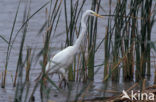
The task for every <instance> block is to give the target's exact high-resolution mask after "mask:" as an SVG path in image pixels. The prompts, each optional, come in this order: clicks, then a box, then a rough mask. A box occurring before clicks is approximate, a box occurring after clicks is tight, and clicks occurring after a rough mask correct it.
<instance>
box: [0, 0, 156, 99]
mask: <svg viewBox="0 0 156 102" xmlns="http://www.w3.org/2000/svg"><path fill="white" fill-rule="evenodd" d="M47 1H48V0H32V3H31V14H32V13H34V12H35V11H36V10H38V9H39V8H40V7H41V6H42V5H43V4H44V3H46V2H47ZM17 2H18V0H1V1H0V14H1V16H0V35H2V36H3V37H5V38H6V39H9V37H10V32H11V28H12V24H13V20H14V16H15V12H16V9H17V5H18V3H17ZM67 3H68V2H67ZM108 3H109V2H108V1H105V2H102V3H101V5H102V6H103V7H104V9H105V12H104V11H102V10H101V11H100V14H105V13H108ZM24 5H25V2H22V4H21V6H20V10H19V14H18V18H17V22H16V25H15V31H14V35H13V38H14V36H15V33H16V32H17V30H18V29H19V28H20V27H21V25H22V18H23V11H24V7H25V6H24ZM90 5H91V0H87V2H86V4H85V6H84V8H83V11H85V10H86V9H89V8H90ZM112 5H114V6H115V2H113V4H112ZM47 7H48V6H47ZM62 7H63V6H62ZM67 9H70V8H69V7H67ZM112 11H113V10H112ZM44 22H45V9H42V10H41V11H40V12H39V13H37V14H36V15H35V16H34V17H33V18H32V19H31V20H30V22H29V27H28V32H27V37H26V41H25V46H24V52H23V54H24V55H26V49H27V48H28V47H31V48H32V52H33V51H35V52H39V51H40V49H41V48H42V47H43V42H44V41H43V34H41V35H37V34H38V31H39V29H40V28H41V27H42V25H43V24H44ZM106 25H107V18H106V19H99V22H98V33H97V44H99V42H100V41H101V40H102V39H103V38H104V36H105V27H106ZM58 27H59V28H58V29H57V30H56V34H55V36H54V38H52V41H51V45H50V46H51V47H52V48H53V47H55V49H56V50H55V51H54V50H53V51H52V52H51V53H50V55H51V56H53V55H54V54H55V53H57V52H58V51H59V50H60V49H61V46H62V45H64V41H65V21H64V12H63V11H62V16H61V18H60V22H59V24H58ZM155 27H156V25H154V27H153V28H155ZM60 29H61V30H60ZM60 33H62V34H61V35H60V36H58V37H56V36H57V34H60ZM155 33H156V29H153V30H152V40H153V41H155V39H156V36H155V35H154V34H155ZM21 34H22V33H19V35H18V37H17V39H16V41H15V44H14V47H13V49H12V53H11V56H10V60H9V65H8V75H7V80H6V88H5V89H2V88H0V102H2V101H3V102H12V101H13V98H14V93H15V88H13V87H12V85H13V81H12V76H13V77H14V75H15V69H16V65H17V59H18V53H19V46H20V42H21ZM60 39H61V40H60ZM103 49H104V46H103V45H101V46H100V48H99V49H98V51H97V53H96V56H95V58H96V59H95V64H96V65H98V64H101V63H102V62H103V59H104V50H103ZM6 51H7V44H6V43H5V42H4V41H3V40H1V39H0V56H1V57H0V83H1V81H2V80H1V78H2V71H3V70H4V65H5V58H6ZM40 60H41V59H40ZM152 65H154V64H153V63H152ZM96 69H97V68H95V70H96ZM24 71H25V69H24ZM40 71H41V66H40V64H38V63H37V64H34V63H33V64H32V69H31V73H30V82H31V87H30V90H31V91H32V88H33V86H34V84H35V83H34V79H35V78H36V77H37V76H38V74H39V73H40ZM54 80H55V82H56V83H58V82H57V80H58V78H54ZM102 80H103V66H102V67H101V68H100V70H99V71H98V72H97V74H96V75H95V81H94V83H92V84H91V85H90V86H91V87H92V88H91V89H92V90H90V91H89V92H88V94H87V96H86V98H94V97H100V96H102V95H103V93H102V92H100V90H101V89H102V87H103V86H106V85H105V84H104V85H103V84H102ZM153 80H154V68H152V77H151V79H150V80H149V81H148V83H147V84H148V85H152V83H153ZM79 84H80V85H79ZM79 84H78V83H73V91H72V96H73V97H74V96H75V94H76V93H77V92H76V90H74V88H75V87H77V86H78V85H79V87H78V88H79V89H78V90H79V91H80V90H81V88H82V86H84V84H83V83H79ZM132 85H133V83H124V84H123V83H122V74H121V80H120V82H119V83H112V82H108V85H107V86H108V87H107V89H108V90H115V91H117V92H121V91H122V89H127V88H129V87H130V86H132ZM67 92H68V91H67V90H64V93H65V94H66V93H67ZM65 94H60V93H59V92H57V91H56V90H52V91H51V92H50V95H51V97H50V99H51V100H54V101H57V102H62V101H64V100H66V97H67V96H66V95H65ZM117 94H118V93H117ZM107 96H112V94H111V93H108V94H106V97H107ZM35 99H36V100H37V102H39V101H40V92H39V89H37V91H36V93H35Z"/></svg>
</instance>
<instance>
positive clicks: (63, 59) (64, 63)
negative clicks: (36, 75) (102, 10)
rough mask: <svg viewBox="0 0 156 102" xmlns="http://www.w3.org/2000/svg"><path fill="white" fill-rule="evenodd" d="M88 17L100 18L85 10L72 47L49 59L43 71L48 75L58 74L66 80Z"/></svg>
mask: <svg viewBox="0 0 156 102" xmlns="http://www.w3.org/2000/svg"><path fill="white" fill-rule="evenodd" d="M88 16H96V17H102V16H100V15H99V14H97V13H95V12H94V11H92V10H86V11H85V12H84V13H83V15H82V19H81V28H82V30H81V33H80V35H79V37H78V39H77V40H76V42H75V44H74V45H73V46H68V47H67V48H65V49H63V50H62V51H60V52H58V53H57V54H56V55H55V56H54V57H52V58H50V61H49V62H48V63H47V65H46V69H45V71H46V72H47V73H48V74H50V73H59V74H61V75H62V77H63V78H64V79H65V80H67V76H68V67H69V66H70V65H71V64H72V62H73V58H74V55H75V54H76V53H77V52H78V50H79V48H80V44H81V41H82V40H83V38H84V35H85V32H86V21H87V17H88Z"/></svg>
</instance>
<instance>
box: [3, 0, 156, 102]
mask: <svg viewBox="0 0 156 102" xmlns="http://www.w3.org/2000/svg"><path fill="white" fill-rule="evenodd" d="M68 2H69V3H70V5H69V4H67V0H60V1H59V0H50V1H48V2H46V3H45V4H44V5H42V6H41V7H39V9H38V10H37V11H36V12H34V13H33V14H32V15H30V5H31V0H27V3H26V7H25V11H24V14H23V22H22V26H21V27H20V28H19V30H18V31H17V32H16V33H15V37H14V38H13V37H12V36H13V34H14V29H15V25H16V19H17V16H18V11H19V9H20V4H21V0H20V1H19V4H18V7H17V10H16V14H15V18H14V21H13V26H12V30H11V33H10V38H9V40H7V39H5V38H4V37H3V36H1V35H0V38H1V39H3V40H4V41H5V42H6V43H8V47H7V55H6V63H5V71H4V72H2V73H3V74H2V86H1V87H2V88H4V87H5V83H6V76H7V67H8V63H9V58H10V53H11V49H12V47H13V45H14V42H15V39H16V37H17V36H18V34H19V33H20V31H22V38H21V43H20V49H19V54H18V60H17V61H18V62H17V68H16V71H15V76H14V78H15V79H14V83H13V86H14V87H15V86H16V91H15V97H14V102H21V101H24V102H27V101H29V102H32V101H33V100H34V99H35V95H34V94H35V92H36V90H37V88H38V87H40V98H41V101H42V102H45V101H48V99H49V98H50V90H51V88H50V87H47V86H46V83H50V85H52V86H53V87H54V88H55V89H57V90H58V91H59V92H60V93H63V91H62V89H60V88H59V87H58V86H57V85H56V83H55V82H54V81H53V80H52V79H51V78H49V76H48V75H47V73H45V66H46V64H47V62H48V61H49V59H50V57H49V53H50V51H53V49H51V47H50V45H52V46H53V43H51V40H52V39H53V37H55V36H54V35H55V33H56V31H57V29H58V27H59V23H60V17H61V16H62V12H64V17H65V30H66V39H65V45H64V46H65V47H67V46H70V45H73V43H74V40H75V38H77V37H78V36H79V34H80V30H81V25H80V23H79V21H80V19H81V13H82V10H83V8H84V6H85V3H86V0H83V1H81V2H80V1H79V0H77V1H76V2H73V0H70V1H68ZM101 2H102V0H92V2H91V9H92V10H94V11H96V12H97V13H98V12H99V11H100V10H101V9H102V11H104V9H103V8H102V6H103V5H101V4H102V3H101ZM152 2H153V1H152V0H130V1H127V0H118V1H117V3H116V5H115V9H114V11H112V0H109V14H108V15H107V14H105V15H104V16H107V17H108V22H107V27H106V28H105V34H104V38H103V39H102V40H101V42H100V43H99V44H97V43H96V40H97V34H98V33H97V27H98V18H93V17H89V18H88V23H87V28H88V29H87V38H86V42H85V43H87V44H84V45H82V46H81V49H80V52H81V53H79V54H78V56H77V57H75V59H74V63H73V64H72V65H71V66H70V68H69V73H68V78H69V80H70V81H75V82H77V84H78V86H80V85H79V84H80V83H81V81H83V82H85V83H86V84H85V85H84V86H83V87H82V89H81V90H80V91H79V92H78V91H77V92H78V93H76V97H75V99H74V101H75V102H77V101H79V98H82V99H84V100H85V96H86V95H87V92H89V89H91V88H92V87H91V85H92V83H93V80H94V75H96V74H97V73H98V71H99V70H101V67H103V68H104V72H103V74H104V78H103V83H105V85H103V86H102V87H101V89H102V90H104V91H103V96H102V100H104V95H105V93H106V89H107V87H108V80H110V79H111V80H112V81H115V82H117V83H118V82H119V81H120V72H121V71H122V73H123V83H124V82H126V81H134V80H135V81H136V82H137V83H139V85H140V86H141V87H140V90H145V78H146V75H147V76H148V77H149V78H150V76H151V49H154V51H156V48H155V43H154V42H153V41H151V31H152V27H153V25H154V23H155V14H156V12H155V11H156V10H155V5H154V7H153V4H152ZM47 5H48V7H47ZM127 5H129V6H130V9H129V10H127ZM67 6H68V7H69V8H70V9H68V7H67ZM45 7H47V8H46V9H45V15H46V19H45V22H44V24H43V26H42V27H41V28H40V29H39V31H38V36H39V35H41V34H43V36H44V38H43V39H44V44H43V47H42V49H41V50H40V51H39V53H38V54H37V56H35V54H34V53H35V52H34V53H33V54H32V53H31V52H32V50H31V47H30V48H28V49H27V55H26V56H23V51H24V49H23V48H24V45H25V39H26V37H27V36H26V35H27V29H28V24H29V20H30V19H32V17H33V16H35V15H36V14H37V13H38V12H39V11H40V10H42V9H44V8H45ZM63 9H64V11H63ZM112 18H113V20H112ZM44 32H45V33H44ZM60 35H61V34H60ZM57 36H59V35H57ZM101 45H104V60H103V63H101V64H99V65H95V62H94V61H95V54H96V52H97V51H98V49H99V48H100V46H101ZM84 48H86V49H85V50H84ZM34 57H35V58H36V59H35V58H34ZM40 58H41V59H42V60H38V59H40ZM33 59H35V62H36V63H38V61H40V65H41V73H40V74H41V75H42V76H41V77H40V78H39V80H38V81H36V82H35V85H34V88H33V89H32V90H30V81H29V76H30V75H29V74H30V72H31V64H32V62H33ZM25 66H26V70H25V71H26V72H25V73H26V75H25V76H24V74H23V73H24V67H25ZM95 67H98V68H97V70H95ZM121 69H122V70H121ZM134 73H135V77H134ZM23 77H25V81H24V80H23ZM95 80H96V79H95ZM154 83H156V74H155V81H154ZM16 84H17V85H16ZM72 87H73V84H72V83H70V85H69V88H68V93H67V94H68V95H67V100H66V101H67V102H68V101H70V98H71V94H72ZM77 90H78V89H77ZM30 91H31V92H30ZM29 93H31V94H30V95H29Z"/></svg>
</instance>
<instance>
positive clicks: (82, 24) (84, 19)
mask: <svg viewBox="0 0 156 102" xmlns="http://www.w3.org/2000/svg"><path fill="white" fill-rule="evenodd" d="M86 20H87V13H85V14H83V15H82V19H81V28H82V29H81V33H80V35H79V37H78V39H77V40H76V42H75V44H74V45H73V47H74V48H75V51H78V50H79V48H80V45H81V41H82V40H83V38H84V35H85V32H86Z"/></svg>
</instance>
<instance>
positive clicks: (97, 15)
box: [93, 13, 103, 18]
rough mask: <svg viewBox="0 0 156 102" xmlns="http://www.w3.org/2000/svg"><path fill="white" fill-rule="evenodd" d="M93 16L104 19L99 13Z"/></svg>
mask: <svg viewBox="0 0 156 102" xmlns="http://www.w3.org/2000/svg"><path fill="white" fill-rule="evenodd" d="M93 15H94V16H96V17H100V18H103V16H101V15H99V14H97V13H93Z"/></svg>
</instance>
